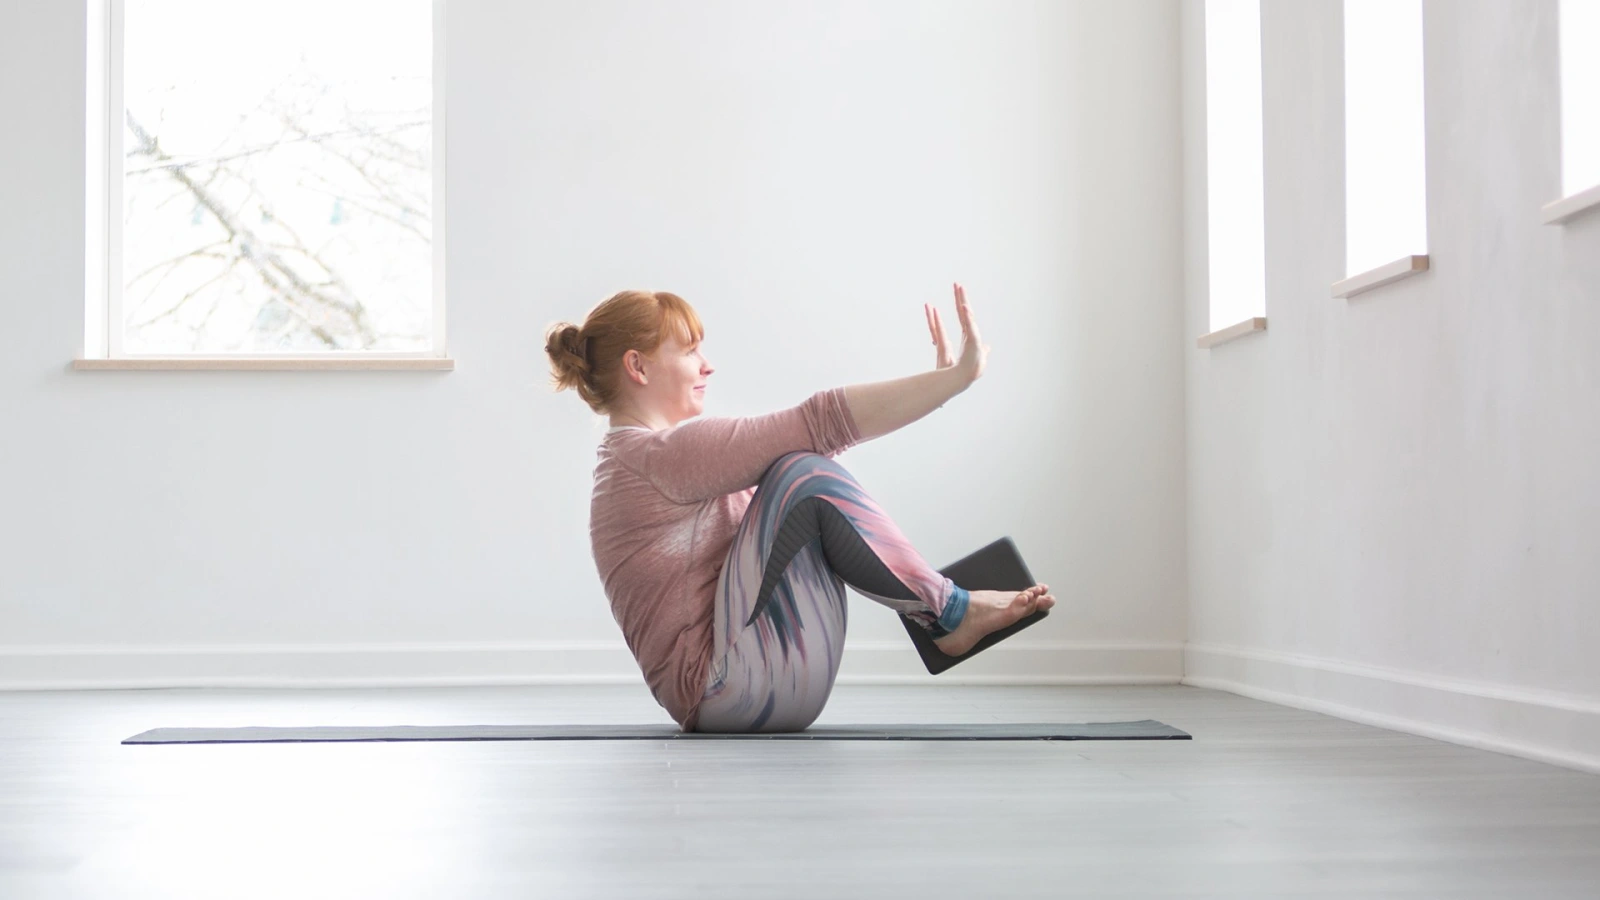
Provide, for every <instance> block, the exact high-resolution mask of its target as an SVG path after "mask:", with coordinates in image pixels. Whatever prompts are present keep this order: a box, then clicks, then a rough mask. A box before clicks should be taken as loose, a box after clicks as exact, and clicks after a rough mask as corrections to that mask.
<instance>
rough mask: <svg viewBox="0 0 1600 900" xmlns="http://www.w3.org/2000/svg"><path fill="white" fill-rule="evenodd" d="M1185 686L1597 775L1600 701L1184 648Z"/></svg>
mask: <svg viewBox="0 0 1600 900" xmlns="http://www.w3.org/2000/svg"><path fill="white" fill-rule="evenodd" d="M1184 673H1185V674H1184V677H1183V683H1184V684H1188V685H1193V686H1195V687H1203V688H1214V689H1217V690H1224V691H1228V692H1230V693H1235V694H1239V695H1241V696H1245V697H1251V698H1254V699H1257V700H1265V701H1267V702H1269V703H1277V704H1281V705H1283V706H1291V707H1294V708H1296V709H1305V710H1310V711H1312V712H1320V713H1325V714H1327V715H1331V716H1337V717H1338V718H1341V719H1348V720H1350V721H1352V722H1360V723H1362V724H1365V725H1375V726H1377V727H1379V728H1388V729H1390V730H1392V731H1403V732H1406V733H1408V734H1415V735H1419V736H1422V737H1429V738H1434V739H1436V740H1441V741H1448V742H1450V743H1452V744H1461V745H1463V746H1467V747H1473V748H1476V749H1479V750H1492V751H1494V752H1497V753H1506V754H1509V755H1511V756H1519V757H1522V758H1525V759H1532V760H1536V761H1538V762H1544V763H1550V764H1552V765H1558V766H1563V767H1566V768H1571V769H1578V770H1580V771H1585V772H1595V773H1600V702H1597V701H1595V700H1593V699H1590V698H1588V697H1582V696H1576V695H1571V694H1560V693H1556V692H1552V691H1534V690H1525V689H1518V688H1508V687H1503V686H1500V685H1493V684H1486V683H1481V682H1469V681H1462V680H1457V679H1448V678H1440V677H1436V676H1431V675H1426V674H1423V673H1419V672H1408V671H1404V670H1400V669H1388V668H1381V667H1376V666H1364V665H1356V664H1351V663H1345V662H1340V661H1338V660H1332V659H1323V658H1319V657H1313V656H1306V655H1301V654H1293V653H1277V652H1272V651H1265V650H1253V649H1248V648H1243V647H1230V646H1224V645H1220V644H1204V643H1189V644H1187V645H1185V647H1184Z"/></svg>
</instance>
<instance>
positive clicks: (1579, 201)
mask: <svg viewBox="0 0 1600 900" xmlns="http://www.w3.org/2000/svg"><path fill="white" fill-rule="evenodd" d="M1592 209H1600V184H1597V185H1595V186H1594V187H1592V188H1589V189H1588V190H1587V191H1579V192H1578V193H1576V194H1573V195H1572V196H1571V197H1564V198H1562V199H1560V200H1557V201H1556V202H1554V203H1546V204H1545V205H1544V223H1545V224H1546V225H1564V224H1566V222H1567V220H1569V219H1572V218H1574V217H1576V216H1578V215H1579V214H1581V213H1586V212H1588V211H1590V210H1592Z"/></svg>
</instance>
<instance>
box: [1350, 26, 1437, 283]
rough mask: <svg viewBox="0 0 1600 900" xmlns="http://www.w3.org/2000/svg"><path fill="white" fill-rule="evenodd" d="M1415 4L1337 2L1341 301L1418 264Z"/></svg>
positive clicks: (1421, 168) (1423, 203) (1421, 145)
mask: <svg viewBox="0 0 1600 900" xmlns="http://www.w3.org/2000/svg"><path fill="white" fill-rule="evenodd" d="M1424 113H1425V110H1424V107H1423V58H1422V0H1345V4H1344V123H1345V253H1346V256H1345V271H1346V272H1347V273H1349V277H1348V278H1347V279H1346V280H1344V281H1341V282H1339V283H1337V284H1335V285H1334V296H1336V297H1348V296H1350V295H1352V294H1355V293H1360V292H1361V291H1365V290H1371V289H1372V288H1375V287H1378V286H1380V285H1383V284H1388V283H1389V282H1391V281H1395V280H1397V279H1399V278H1403V277H1405V276H1407V275H1411V274H1414V273H1416V272H1420V271H1424V270H1426V268H1427V253H1428V206H1427V155H1426V142H1425V137H1424V135H1425V130H1426V124H1425V120H1424Z"/></svg>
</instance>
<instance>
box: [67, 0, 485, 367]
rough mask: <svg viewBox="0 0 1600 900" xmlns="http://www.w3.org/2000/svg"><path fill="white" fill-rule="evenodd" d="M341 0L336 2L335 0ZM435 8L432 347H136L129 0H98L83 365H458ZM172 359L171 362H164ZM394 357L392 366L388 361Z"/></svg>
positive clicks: (438, 0)
mask: <svg viewBox="0 0 1600 900" xmlns="http://www.w3.org/2000/svg"><path fill="white" fill-rule="evenodd" d="M331 2H337V0H331ZM430 5H431V10H432V20H433V21H432V28H433V34H432V38H433V41H432V44H433V51H432V57H433V64H432V89H433V111H432V124H431V127H432V135H433V172H432V177H433V197H432V200H431V204H432V209H431V211H430V223H429V224H430V228H431V231H432V234H431V240H430V248H431V252H432V284H431V292H432V300H433V311H432V313H433V317H432V331H431V341H430V347H429V348H428V349H426V350H402V351H394V350H327V351H301V352H269V353H261V352H227V353H220V354H219V353H182V352H177V353H175V352H162V353H128V352H127V351H126V350H125V348H124V346H123V328H122V324H121V323H122V321H123V320H122V312H123V309H122V301H123V297H122V294H123V284H122V281H123V279H122V274H123V273H122V263H123V260H122V228H123V221H122V215H121V212H122V206H123V181H124V175H123V171H122V169H123V160H122V157H123V152H124V151H123V135H124V130H125V129H124V127H123V123H122V119H123V117H124V112H125V106H124V102H123V101H124V94H123V88H124V85H123V59H124V41H125V21H126V14H127V10H126V0H89V10H88V34H87V48H88V70H87V88H88V91H87V97H86V101H87V109H86V139H87V148H86V151H87V152H86V163H87V170H88V171H87V172H86V173H85V174H86V200H85V213H86V238H87V241H86V243H87V249H86V263H87V265H86V266H85V294H86V297H85V327H84V353H83V355H82V357H80V358H79V359H78V360H75V363H74V367H75V368H81V369H105V368H140V369H148V368H177V369H197V368H235V369H238V368H250V369H268V368H322V369H380V368H402V369H403V368H419V369H433V370H438V369H446V370H448V369H452V368H454V365H453V363H452V362H451V360H450V358H449V356H448V354H447V347H448V345H447V343H446V336H447V331H446V318H445V305H446V304H445V285H446V283H447V282H446V277H445V274H446V273H445V261H446V252H445V251H446V242H447V235H448V230H447V222H446V210H447V209H448V203H447V202H446V195H445V187H446V178H445V172H446V168H447V166H446V150H447V141H446V136H447V132H448V129H447V127H446V123H447V122H448V114H447V109H446V105H445V102H446V90H445V86H446V79H447V68H446V64H445V47H446V40H445V34H446V31H445V23H446V6H447V0H430ZM164 363H171V364H172V365H164ZM385 363H388V364H385Z"/></svg>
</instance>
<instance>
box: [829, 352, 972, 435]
mask: <svg viewBox="0 0 1600 900" xmlns="http://www.w3.org/2000/svg"><path fill="white" fill-rule="evenodd" d="M971 383H972V382H971V381H970V380H969V379H968V377H967V376H966V374H965V373H964V372H962V371H961V369H960V367H959V366H947V367H945V368H942V369H933V370H931V371H928V372H920V373H918V374H916V375H909V376H907V377H905V378H896V379H894V380H892V381H877V382H873V383H871V384H852V385H847V386H846V387H845V389H844V396H845V402H846V403H848V404H850V415H851V417H852V418H854V419H855V420H856V427H857V428H858V429H859V430H860V431H861V439H862V440H863V441H870V440H872V439H873V438H875V437H882V436H883V435H886V434H888V433H889V432H891V431H897V430H899V429H901V428H904V427H905V426H907V425H910V424H911V423H912V422H915V421H916V420H918V419H920V418H922V417H923V416H925V415H927V414H928V413H931V412H933V411H934V410H936V409H938V408H939V407H941V406H943V405H944V404H945V401H947V400H949V399H950V398H951V397H954V396H955V395H957V394H959V393H961V392H962V391H964V390H966V389H967V387H968V386H969V385H971Z"/></svg>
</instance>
